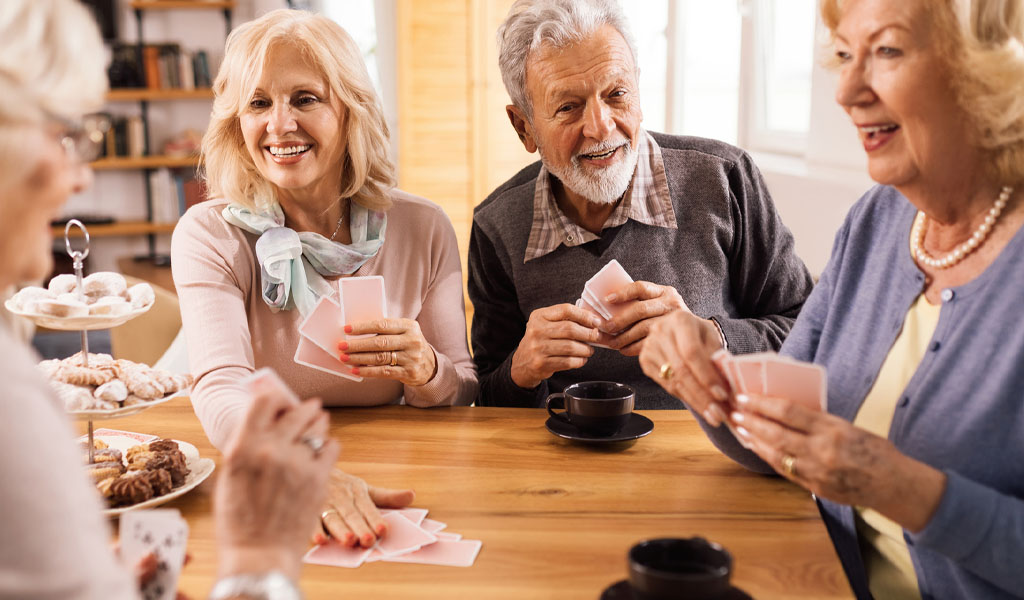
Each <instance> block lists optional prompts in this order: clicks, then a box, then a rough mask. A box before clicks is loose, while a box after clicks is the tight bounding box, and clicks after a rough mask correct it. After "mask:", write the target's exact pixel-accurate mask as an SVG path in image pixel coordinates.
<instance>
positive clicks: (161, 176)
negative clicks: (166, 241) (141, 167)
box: [149, 168, 206, 223]
mask: <svg viewBox="0 0 1024 600" xmlns="http://www.w3.org/2000/svg"><path fill="white" fill-rule="evenodd" d="M149 185H150V194H151V199H152V202H153V204H152V210H153V212H152V214H153V219H152V220H153V222H154V223H175V222H177V221H178V218H179V217H181V215H183V214H185V211H186V210H188V209H189V208H191V207H192V206H194V205H196V204H199V203H200V202H203V201H204V200H206V185H205V184H204V183H203V182H202V181H200V180H198V179H197V178H196V176H195V173H194V172H191V171H190V170H186V169H168V168H160V169H156V170H154V171H153V172H151V173H150V174H149Z"/></svg>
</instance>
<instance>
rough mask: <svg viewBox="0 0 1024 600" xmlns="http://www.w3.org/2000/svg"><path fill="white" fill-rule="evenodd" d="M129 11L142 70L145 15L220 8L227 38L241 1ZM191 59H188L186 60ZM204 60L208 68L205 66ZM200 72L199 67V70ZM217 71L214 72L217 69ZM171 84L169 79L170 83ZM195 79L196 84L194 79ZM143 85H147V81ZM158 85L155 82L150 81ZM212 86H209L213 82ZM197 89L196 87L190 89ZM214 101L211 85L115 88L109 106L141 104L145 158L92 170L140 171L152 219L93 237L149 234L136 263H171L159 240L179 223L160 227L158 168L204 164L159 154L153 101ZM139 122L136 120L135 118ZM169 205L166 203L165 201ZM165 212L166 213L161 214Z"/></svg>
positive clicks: (117, 159) (147, 5)
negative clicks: (153, 132) (161, 253)
mask: <svg viewBox="0 0 1024 600" xmlns="http://www.w3.org/2000/svg"><path fill="white" fill-rule="evenodd" d="M126 4H127V5H128V7H129V8H131V9H132V11H133V13H134V16H135V25H136V27H135V29H136V42H135V44H136V50H135V54H136V55H137V64H138V65H139V68H140V69H141V68H142V67H143V65H144V61H143V47H144V45H146V43H147V42H146V38H145V36H144V35H143V30H142V24H143V19H144V15H145V13H146V12H147V11H167V10H217V11H220V12H222V14H223V17H224V28H225V35H227V33H230V32H231V17H232V10H233V9H234V8H235V5H236V2H235V1H234V0H231V1H215V0H132V1H129V2H126ZM186 60H188V59H186ZM205 64H206V63H205V59H204V65H205ZM197 69H198V68H197ZM211 71H212V69H211ZM165 81H166V80H165ZM171 81H172V82H174V83H172V85H178V83H177V80H176V79H175V78H173V77H172V79H171ZM188 81H191V80H188ZM142 83H143V84H145V83H146V82H145V81H143V82H142ZM150 85H152V82H150ZM207 85H209V84H208V83H207ZM185 87H191V83H190V84H189V85H188V86H185ZM212 99H213V90H212V89H211V88H209V87H201V88H198V89H176V88H175V89H167V88H161V89H154V88H152V87H139V88H134V87H133V88H114V89H111V90H110V91H109V92H108V93H107V96H106V100H107V102H108V103H126V102H131V103H138V106H139V119H140V120H141V125H142V127H141V130H142V131H141V135H140V136H137V137H135V138H134V139H136V140H139V139H140V138H141V142H142V143H141V146H142V148H141V154H142V155H141V156H107V157H104V158H101V159H99V160H96V161H94V162H92V163H91V164H90V166H91V167H92V168H93V169H94V170H96V171H133V170H134V171H139V173H140V175H141V176H142V177H143V181H144V185H145V202H146V220H144V221H117V222H114V223H108V224H94V225H90V226H89V233H90V235H93V236H95V237H118V236H122V237H125V236H146V237H147V238H148V249H149V250H148V254H146V255H144V256H142V257H136V259H147V260H149V261H151V262H153V263H155V264H166V263H167V257H163V256H158V255H157V252H156V236H157V235H161V234H168V233H171V232H172V231H173V230H174V223H166V222H159V223H154V222H153V221H154V213H155V212H156V211H154V204H155V203H159V202H154V198H155V197H159V198H160V199H161V200H166V198H165V194H164V193H163V192H161V193H159V194H157V192H155V191H154V183H153V177H156V179H157V181H158V182H159V181H160V180H161V177H163V175H162V174H160V173H158V172H157V170H158V169H164V168H167V169H179V172H178V175H175V178H177V177H180V175H181V170H187V171H190V172H191V173H192V174H194V173H195V170H196V168H197V167H198V164H199V158H198V156H196V155H189V156H166V155H161V154H154V153H153V152H154V151H155V148H154V147H153V146H152V140H151V131H150V114H149V109H150V104H151V103H154V102H156V103H169V102H178V101H206V102H208V101H210V100H212ZM133 118H134V117H133ZM134 148H135V150H134V151H135V152H136V153H138V152H139V150H138V148H139V146H137V145H136V146H134ZM155 185H156V186H158V188H157V189H158V190H163V189H164V187H163V186H162V185H160V184H159V183H157V184H155ZM178 186H179V187H178V189H179V193H181V192H180V190H181V187H180V186H181V182H180V181H179V182H178ZM160 204H161V206H163V204H162V203H160ZM159 212H161V213H163V212H165V211H163V210H161V211H159ZM157 220H158V221H165V220H167V216H166V215H164V216H161V217H160V218H158V219H157ZM53 229H54V232H55V233H56V232H57V230H58V229H60V233H61V235H62V234H63V227H57V226H55V227H54V228H53Z"/></svg>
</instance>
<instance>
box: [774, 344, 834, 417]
mask: <svg viewBox="0 0 1024 600" xmlns="http://www.w3.org/2000/svg"><path fill="white" fill-rule="evenodd" d="M764 370H765V394H766V395H768V396H778V397H780V398H787V399H789V400H793V401H796V402H799V403H801V404H803V405H804V406H806V407H808V408H811V409H814V410H825V408H826V407H825V404H826V401H827V392H826V387H827V378H826V376H825V369H824V367H822V366H821V365H815V364H811V363H805V362H800V361H795V360H790V359H786V358H783V357H778V356H776V357H774V358H769V359H766V361H765V364H764Z"/></svg>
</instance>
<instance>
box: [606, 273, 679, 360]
mask: <svg viewBox="0 0 1024 600" xmlns="http://www.w3.org/2000/svg"><path fill="white" fill-rule="evenodd" d="M604 300H605V301H606V302H608V303H610V304H621V303H624V302H630V301H632V300H636V301H637V302H636V303H635V304H633V305H632V306H630V307H629V308H628V309H627V310H626V311H625V312H624V313H623V314H622V315H620V316H618V317H616V318H614V319H611V320H610V321H607V322H606V324H604V325H603V326H602V327H601V329H602V330H604V331H605V332H607V333H612V334H615V337H614V338H613V339H612V340H611V342H610V343H609V344H608V346H610V347H611V348H612V349H614V350H618V351H619V352H621V353H622V354H623V355H624V356H638V355H639V354H640V350H641V349H642V348H643V344H644V340H645V339H647V337H648V336H649V335H650V330H651V325H652V324H653V321H654V319H656V318H658V317H661V316H662V315H666V314H668V313H670V312H672V311H675V310H679V309H682V310H684V311H686V312H689V310H690V309H689V308H687V307H686V302H684V301H683V297H682V296H680V295H679V292H678V291H676V289H675V288H674V287H671V286H667V285H657V284H655V283H651V282H649V281H634V282H633V283H631V284H629V285H628V286H626V287H625V288H623V289H621V290H619V291H617V292H615V293H612V294H608V296H606V297H605V298H604Z"/></svg>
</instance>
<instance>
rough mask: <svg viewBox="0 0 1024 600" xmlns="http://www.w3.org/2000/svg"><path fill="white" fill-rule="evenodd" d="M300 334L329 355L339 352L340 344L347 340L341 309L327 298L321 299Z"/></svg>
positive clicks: (303, 324) (307, 318) (303, 322)
mask: <svg viewBox="0 0 1024 600" xmlns="http://www.w3.org/2000/svg"><path fill="white" fill-rule="evenodd" d="M299 334H300V335H302V336H303V337H305V338H306V339H308V340H309V341H311V342H313V343H314V344H316V345H317V346H319V347H320V348H321V349H322V350H323V351H324V352H327V353H328V354H336V353H337V352H338V342H340V341H342V340H344V339H345V323H344V321H343V320H342V314H341V307H340V306H338V303H337V302H335V301H334V300H331V299H330V298H328V297H327V296H324V297H323V298H320V301H319V302H317V303H316V307H315V308H313V312H311V313H309V316H307V317H306V319H305V320H304V321H302V324H301V325H299Z"/></svg>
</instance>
